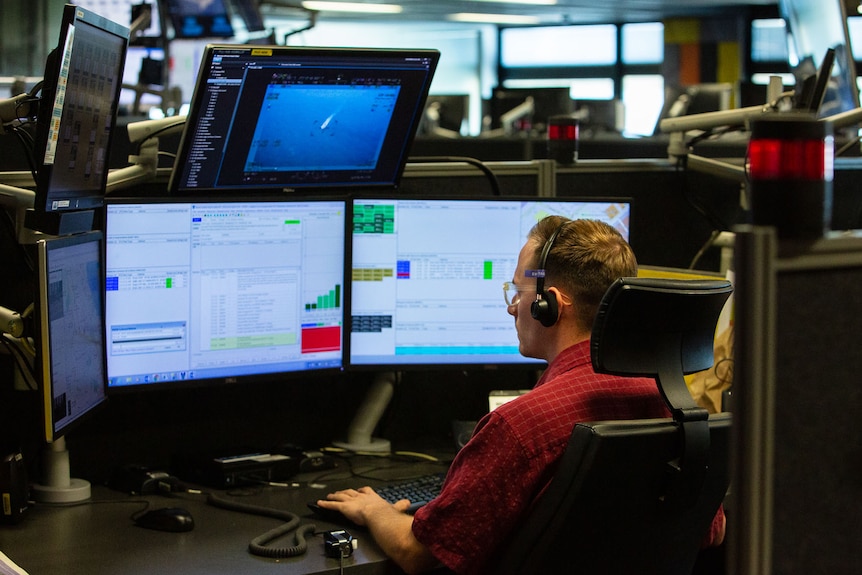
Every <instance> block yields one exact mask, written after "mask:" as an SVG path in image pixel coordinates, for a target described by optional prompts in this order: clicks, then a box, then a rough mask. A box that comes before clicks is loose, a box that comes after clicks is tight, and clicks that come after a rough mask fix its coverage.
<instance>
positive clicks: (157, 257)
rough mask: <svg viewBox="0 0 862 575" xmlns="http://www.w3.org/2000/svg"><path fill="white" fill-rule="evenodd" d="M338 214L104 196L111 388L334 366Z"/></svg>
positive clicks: (279, 375)
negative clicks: (105, 202)
mask: <svg viewBox="0 0 862 575" xmlns="http://www.w3.org/2000/svg"><path fill="white" fill-rule="evenodd" d="M346 210H347V206H346V202H345V200H344V199H324V198H320V199H313V198H312V199H308V200H302V199H298V198H292V199H283V198H282V199H278V200H259V201H214V200H212V199H198V200H186V201H180V200H179V199H173V200H172V199H162V200H147V201H142V200H141V199H140V198H137V199H121V198H111V197H109V199H108V202H107V206H106V221H105V254H106V255H105V264H106V271H105V274H106V280H105V310H106V324H105V331H106V348H107V369H108V372H107V382H108V391H109V393H113V392H119V391H128V390H134V389H163V388H168V387H180V386H192V385H215V384H224V383H246V382H252V381H255V380H276V379H283V378H285V377H287V376H290V375H294V376H299V375H307V374H308V373H309V372H325V371H332V372H337V371H339V370H340V369H341V368H342V347H343V342H342V339H343V337H342V334H343V329H344V328H343V326H344V308H345V306H344V297H345V294H344V289H343V288H344V276H345V267H346V266H345V257H344V251H345V236H346V234H345V215H346Z"/></svg>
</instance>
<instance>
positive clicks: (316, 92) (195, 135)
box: [169, 45, 440, 195]
mask: <svg viewBox="0 0 862 575" xmlns="http://www.w3.org/2000/svg"><path fill="white" fill-rule="evenodd" d="M439 56H440V54H439V52H437V51H436V50H396V49H370V48H350V49H343V48H302V47H287V46H250V45H241V46H240V45H210V46H207V47H206V49H205V50H204V55H203V61H202V63H201V66H200V71H199V74H198V78H197V83H196V86H195V89H194V95H193V96H192V101H191V105H190V109H189V113H188V118H187V121H186V126H185V130H184V132H183V137H182V139H181V141H180V146H179V150H178V152H177V159H176V163H175V168H174V170H173V173H172V175H171V181H170V184H169V188H170V190H171V192H172V193H173V194H202V193H214V194H219V193H231V194H234V195H235V194H236V193H237V192H243V191H245V192H247V193H255V192H260V191H263V190H270V191H284V190H294V189H324V190H338V191H342V190H344V189H362V188H371V189H381V190H391V189H394V188H395V187H396V186H397V185H398V183H399V181H400V178H401V175H402V173H403V171H404V165H405V164H406V162H407V154H408V151H409V148H410V145H411V143H412V141H413V137H414V136H415V134H416V128H417V126H418V124H419V121H420V119H421V117H422V110H423V107H424V104H425V98H426V96H427V94H428V88H429V87H430V84H431V79H432V77H433V75H434V70H435V69H436V66H437V62H438V59H439Z"/></svg>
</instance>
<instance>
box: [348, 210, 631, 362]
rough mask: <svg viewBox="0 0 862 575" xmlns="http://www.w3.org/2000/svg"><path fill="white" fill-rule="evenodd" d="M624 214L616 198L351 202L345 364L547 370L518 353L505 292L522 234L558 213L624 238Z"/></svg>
mask: <svg viewBox="0 0 862 575" xmlns="http://www.w3.org/2000/svg"><path fill="white" fill-rule="evenodd" d="M630 212H631V204H630V203H629V202H627V201H625V200H619V199H617V200H613V201H610V200H593V199H581V198H578V199H561V198H547V199H540V198H532V199H523V200H510V199H466V198H465V199H452V198H448V199H423V198H410V197H401V198H396V197H388V198H379V197H378V198H375V199H365V198H363V199H354V200H353V232H352V236H353V238H352V239H353V242H352V261H351V267H352V270H351V294H352V295H351V321H350V338H349V363H350V365H351V366H355V367H386V366H390V367H391V366H397V367H399V368H406V367H417V366H423V367H429V366H437V367H446V366H449V367H451V366H453V365H506V364H514V365H517V364H543V363H544V362H541V361H539V360H534V359H529V358H525V357H523V356H522V355H521V354H520V353H519V352H518V337H517V334H516V332H515V324H514V320H513V318H512V317H511V316H510V315H509V314H508V313H507V312H506V305H505V302H504V300H503V292H502V286H503V282H506V281H510V280H511V279H512V276H513V274H514V271H515V266H516V265H517V262H518V253H519V251H520V250H521V247H522V246H523V245H524V242H525V241H526V238H527V233H528V232H529V231H530V229H531V228H532V227H533V225H535V223H536V222H537V221H538V220H540V219H541V218H543V217H545V216H548V215H553V214H558V215H563V216H566V217H569V218H572V219H575V218H589V219H599V220H602V221H606V222H608V223H610V224H612V225H613V226H615V227H616V228H617V229H618V230H619V231H620V232H621V233H622V235H623V237H624V238H626V239H628V238H629V233H628V231H629V217H630Z"/></svg>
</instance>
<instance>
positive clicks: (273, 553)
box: [207, 493, 317, 559]
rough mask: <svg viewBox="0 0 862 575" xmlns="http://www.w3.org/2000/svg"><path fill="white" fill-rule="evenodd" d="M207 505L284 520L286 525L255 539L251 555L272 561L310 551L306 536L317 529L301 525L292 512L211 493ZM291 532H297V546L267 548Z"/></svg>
mask: <svg viewBox="0 0 862 575" xmlns="http://www.w3.org/2000/svg"><path fill="white" fill-rule="evenodd" d="M207 503H209V504H210V505H213V506H215V507H220V508H222V509H229V510H231V511H239V512H241V513H250V514H252V515H262V516H264V517H274V518H276V519H283V520H284V521H285V523H284V524H283V525H280V526H279V527H276V528H275V529H270V530H269V531H267V532H266V533H264V534H263V535H260V536H258V537H255V538H254V539H252V540H251V542H250V543H249V544H248V550H249V553H251V554H252V555H258V556H260V557H269V558H272V559H282V558H285V557H296V556H297V555H302V554H303V553H305V552H306V551H307V550H308V542H307V541H306V535H307V534H308V533H312V532H314V531H315V529H317V527H315V525H313V524H308V525H299V522H300V519H299V516H298V515H296V514H295V513H291V512H290V511H284V510H281V509H273V508H272V507H264V506H262V505H252V504H250V503H240V502H238V501H233V500H230V499H223V498H221V497H217V496H216V495H214V494H212V493H210V494H209V495H207ZM291 531H296V534H295V535H294V537H295V544H294V545H293V546H290V547H267V544H268V543H270V542H271V541H274V540H275V539H278V538H279V537H282V536H283V535H285V534H287V533H290V532H291Z"/></svg>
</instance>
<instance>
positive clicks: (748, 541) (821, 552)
mask: <svg viewBox="0 0 862 575" xmlns="http://www.w3.org/2000/svg"><path fill="white" fill-rule="evenodd" d="M735 252H736V253H735V264H736V283H735V293H734V300H735V318H736V321H735V326H736V327H735V337H736V343H735V360H734V385H733V406H734V408H733V411H734V412H735V413H734V428H735V432H736V433H735V448H734V450H733V453H734V456H733V459H734V460H733V467H734V479H733V483H732V488H731V496H730V499H729V502H730V505H729V511H728V518H729V519H728V521H729V524H728V534H729V537H730V557H729V563H728V570H727V572H728V573H735V574H737V575H760V574H769V573H782V574H784V575H796V574H800V575H801V574H808V573H849V572H852V571H854V570H857V569H858V566H859V565H860V562H862V545H860V535H859V534H860V532H862V515H860V513H859V512H858V511H859V502H860V500H862V434H860V428H859V422H860V421H862V386H860V385H859V359H860V357H862V353H860V347H859V342H860V341H862V321H860V319H859V318H860V317H862V295H861V294H860V286H862V237H859V236H858V235H857V236H855V237H854V236H851V234H840V235H834V236H830V237H829V238H828V239H818V240H816V241H811V242H798V241H796V242H790V241H779V240H778V239H777V237H776V234H775V231H774V229H773V228H766V227H740V228H739V229H738V231H737V235H736V249H735Z"/></svg>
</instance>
